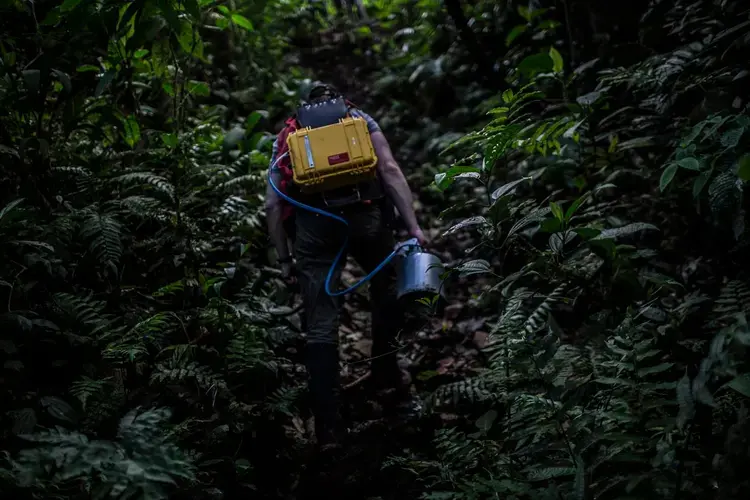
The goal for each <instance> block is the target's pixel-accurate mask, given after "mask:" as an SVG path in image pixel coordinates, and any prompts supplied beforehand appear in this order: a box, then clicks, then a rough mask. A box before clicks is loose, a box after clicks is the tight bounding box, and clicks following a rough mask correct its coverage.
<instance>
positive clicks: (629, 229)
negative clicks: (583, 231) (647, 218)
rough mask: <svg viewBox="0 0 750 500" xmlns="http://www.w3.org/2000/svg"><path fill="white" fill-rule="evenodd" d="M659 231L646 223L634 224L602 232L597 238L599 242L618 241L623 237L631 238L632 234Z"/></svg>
mask: <svg viewBox="0 0 750 500" xmlns="http://www.w3.org/2000/svg"><path fill="white" fill-rule="evenodd" d="M647 230H652V231H658V230H659V228H658V227H656V226H654V225H653V224H648V223H646V222H633V223H631V224H625V225H624V226H621V227H616V228H613V229H605V230H604V231H602V232H601V233H600V234H599V236H597V237H596V239H597V240H604V239H613V240H614V239H617V238H619V237H621V236H630V235H631V234H635V233H639V232H641V231H647Z"/></svg>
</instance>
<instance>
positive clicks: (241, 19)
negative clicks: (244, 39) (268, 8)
mask: <svg viewBox="0 0 750 500" xmlns="http://www.w3.org/2000/svg"><path fill="white" fill-rule="evenodd" d="M232 22H233V23H234V24H236V25H237V26H240V27H242V28H245V29H246V30H247V31H253V23H251V22H250V20H249V19H248V18H246V17H245V16H243V15H240V14H232Z"/></svg>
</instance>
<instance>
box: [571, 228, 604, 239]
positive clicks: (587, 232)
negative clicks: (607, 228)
mask: <svg viewBox="0 0 750 500" xmlns="http://www.w3.org/2000/svg"><path fill="white" fill-rule="evenodd" d="M573 232H574V233H576V234H577V235H578V236H580V237H581V238H583V239H584V240H590V239H592V238H596V237H597V236H599V235H600V234H602V232H601V231H600V230H599V229H595V228H593V227H577V228H574V229H573Z"/></svg>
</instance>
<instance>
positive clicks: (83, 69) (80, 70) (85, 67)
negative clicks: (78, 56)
mask: <svg viewBox="0 0 750 500" xmlns="http://www.w3.org/2000/svg"><path fill="white" fill-rule="evenodd" d="M99 70H100V68H98V67H96V66H94V65H92V64H84V65H83V66H78V68H76V71H77V72H78V73H87V72H91V71H94V72H98V71H99Z"/></svg>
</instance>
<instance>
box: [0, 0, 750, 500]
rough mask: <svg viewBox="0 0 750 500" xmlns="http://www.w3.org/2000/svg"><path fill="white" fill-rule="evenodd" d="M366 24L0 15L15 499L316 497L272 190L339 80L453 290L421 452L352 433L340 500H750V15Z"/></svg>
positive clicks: (2, 248) (543, 14)
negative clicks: (279, 138) (282, 129)
mask: <svg viewBox="0 0 750 500" xmlns="http://www.w3.org/2000/svg"><path fill="white" fill-rule="evenodd" d="M351 3H352V2H327V1H322V0H310V1H306V2H290V1H287V0H254V1H250V0H248V1H240V0H230V1H226V2H225V1H215V0H179V1H178V0H137V1H133V2H121V1H115V0H99V1H96V2H89V1H82V0H64V1H59V0H57V1H55V0H40V1H35V2H30V1H25V0H15V1H5V2H3V3H2V7H0V28H2V33H3V35H2V39H1V40H0V56H1V57H0V109H2V111H3V112H2V113H0V165H1V166H2V176H1V177H0V255H1V256H2V259H1V260H0V303H3V304H4V305H5V307H4V310H3V311H2V312H1V313H0V332H2V335H1V336H0V356H2V360H3V366H2V375H1V376H0V393H1V394H2V401H3V406H2V409H3V412H2V414H0V420H1V421H2V424H3V426H2V434H1V435H2V438H3V442H4V444H5V446H3V449H4V451H3V453H2V455H0V492H3V494H4V495H5V496H8V497H9V498H76V499H77V498H149V499H151V498H168V497H175V498H235V497H239V496H240V495H244V496H248V495H254V496H256V497H260V498H294V497H295V495H297V494H298V493H299V491H300V490H302V489H304V488H305V486H304V483H301V484H302V486H300V485H299V484H300V483H298V481H299V480H300V478H301V477H302V476H303V475H304V474H303V469H304V466H305V465H304V464H305V450H306V447H307V444H308V438H307V436H308V434H309V433H308V432H307V430H306V429H305V423H304V420H305V418H306V417H307V414H308V412H307V410H306V404H305V400H304V390H303V389H304V370H303V369H302V368H301V364H300V361H301V360H300V359H299V355H298V351H299V349H298V348H299V346H300V345H301V342H303V335H302V332H300V327H299V322H298V320H297V318H296V316H295V315H294V314H289V311H288V308H284V307H282V305H283V304H285V303H286V302H287V301H288V300H289V298H290V297H289V296H288V293H287V291H286V290H285V289H284V288H283V287H282V286H280V285H279V283H277V282H276V280H275V276H276V273H275V272H274V271H273V266H272V264H273V260H272V258H271V257H270V255H271V253H269V251H268V250H269V244H268V242H267V237H266V235H265V231H264V214H263V197H262V193H263V192H264V173H265V169H266V168H267V165H268V159H269V155H270V149H271V144H272V141H273V137H274V133H275V132H276V131H278V129H279V126H280V120H281V119H283V118H284V117H285V116H286V113H288V112H289V110H290V109H291V107H292V106H293V105H294V104H295V103H296V102H297V89H298V88H299V86H300V84H301V83H303V82H304V81H305V80H306V79H307V78H312V77H317V78H323V79H330V80H333V81H334V83H336V84H337V85H338V86H339V87H340V88H342V89H343V90H345V91H347V92H348V95H350V96H351V98H352V99H353V100H354V101H355V102H357V104H359V105H361V106H363V107H364V108H366V109H367V111H368V112H369V113H371V114H372V115H373V116H375V117H376V118H377V119H378V121H379V122H380V125H381V126H382V128H383V129H384V130H385V131H386V133H387V135H388V137H389V139H390V140H391V142H392V144H393V146H394V148H395V149H397V151H398V155H397V156H398V158H399V160H400V161H401V163H402V167H403V168H404V170H405V171H406V172H407V175H408V177H409V179H410V182H411V183H412V188H413V190H414V191H415V193H418V198H419V203H418V205H419V213H420V218H421V219H422V221H423V223H424V225H425V227H426V228H429V229H430V231H429V232H430V233H431V234H432V236H433V238H434V246H435V249H436V251H438V252H440V253H441V254H442V255H443V257H444V260H445V261H446V262H447V263H448V264H449V265H450V267H451V270H452V271H451V275H450V278H449V290H450V299H451V305H450V306H449V307H448V308H447V310H446V311H445V315H444V317H439V318H433V320H432V322H431V323H430V324H429V325H428V326H427V327H425V328H423V329H422V331H420V332H418V334H417V335H416V336H415V338H414V339H413V340H412V341H411V343H410V344H408V345H407V346H405V357H406V358H408V359H410V360H411V361H412V366H411V367H410V368H411V370H412V372H413V373H414V375H415V383H416V385H417V388H418V389H419V390H420V392H421V393H422V394H423V396H424V397H425V400H426V402H427V403H428V404H427V405H426V412H425V415H424V416H423V418H422V419H421V420H420V421H419V422H417V423H416V424H413V426H414V427H415V428H417V429H418V432H417V433H416V435H417V437H418V438H417V439H402V438H403V436H402V438H396V439H394V440H393V441H392V442H389V441H388V440H387V439H382V437H383V435H382V434H377V433H376V434H377V436H375V439H372V438H373V436H371V435H369V434H368V433H367V431H361V432H359V433H357V432H356V431H355V432H353V434H352V438H351V439H352V440H353V441H352V442H353V444H352V445H351V448H352V449H357V448H359V449H365V450H366V449H368V448H376V446H375V443H379V446H380V447H381V448H378V451H377V453H375V452H371V453H369V454H368V453H367V452H362V453H360V454H359V455H349V456H348V457H346V458H344V459H343V460H342V462H348V463H347V467H349V468H348V469H345V470H346V471H348V472H345V473H344V475H346V476H347V477H346V481H340V482H339V484H338V486H339V487H341V488H342V492H341V493H340V497H341V498H360V497H363V498H367V497H372V498H383V499H385V498H393V499H397V498H423V499H432V500H437V499H455V500H459V499H461V500H468V499H484V498H508V499H512V498H515V499H543V498H555V499H558V498H577V499H593V498H596V499H609V498H612V499H614V498H623V499H624V498H696V499H698V498H700V499H705V498H716V499H740V498H747V495H748V494H749V493H750V479H749V478H748V477H747V474H743V472H742V471H743V465H744V464H745V463H747V460H748V458H750V422H749V421H748V410H747V402H748V398H750V366H748V361H747V346H748V345H750V326H748V320H747V316H746V315H747V313H748V310H749V309H750V284H749V283H748V278H749V276H748V265H747V258H746V254H747V251H748V243H749V242H750V234H749V233H750V231H748V230H746V227H745V222H746V218H747V203H748V202H747V197H746V196H745V190H746V184H747V181H748V180H749V179H750V148H749V147H748V144H750V142H748V137H749V136H750V134H748V130H749V129H750V115H749V114H748V99H749V98H750V95H748V92H747V88H748V86H747V85H748V77H750V71H748V68H747V56H746V54H747V50H748V49H749V48H750V10H748V7H747V6H746V5H745V3H744V2H741V1H739V0H735V1H732V0H673V1H662V0H638V1H634V2H630V3H621V4H622V5H619V4H618V5H615V4H612V3H609V2H593V1H591V0H561V1H552V0H537V1H534V0H532V1H524V2H516V1H506V2H493V1H486V0H473V1H463V2H462V1H460V0H443V1H441V0H419V1H411V0H389V1H375V0H372V1H369V2H354V4H356V5H359V6H361V7H362V8H364V7H366V16H364V15H363V14H365V13H364V12H363V10H362V9H357V8H354V7H355V6H356V5H351V6H349V5H348V4H351ZM350 7H351V8H350ZM347 305H348V306H349V311H350V313H351V311H352V310H354V313H351V315H352V316H353V317H354V319H353V320H352V322H353V323H354V324H358V323H356V322H357V321H358V319H357V318H358V316H357V313H361V312H362V309H363V308H366V302H365V301H364V299H363V298H362V297H361V296H359V295H356V296H354V297H351V298H350V299H348V304H347ZM361 334H362V332H359V335H360V336H361ZM352 335H353V334H352ZM346 338H347V339H351V338H354V337H352V336H351V335H348V334H347V336H346ZM348 341H349V340H344V343H345V344H346V342H348ZM352 366H353V365H352ZM352 366H347V367H346V368H347V370H350V369H351V371H347V376H349V377H355V375H357V374H356V373H354V370H355V369H354V368H352ZM355 378H356V377H355ZM352 385H354V383H352ZM355 414H356V412H353V413H352V415H355ZM355 416H356V415H355ZM352 418H354V417H352ZM357 418H359V417H357ZM354 423H355V422H352V424H353V426H354ZM394 432H401V431H394ZM368 440H369V441H368ZM389 443H390V444H389ZM383 446H384V447H385V449H382V447H383ZM405 446H406V448H404V447H405ZM352 453H354V452H352ZM386 455H387V457H386ZM352 457H354V459H352ZM331 468H332V469H335V468H336V466H335V465H333V466H331ZM368 476H369V477H370V479H368ZM378 478H380V480H379V479H378ZM383 479H387V480H383ZM346 488H351V489H349V490H346ZM355 491H356V493H353V492H355ZM331 495H332V496H334V497H335V496H336V495H335V494H334V493H333V492H332V493H331ZM363 495H365V496H363Z"/></svg>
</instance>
